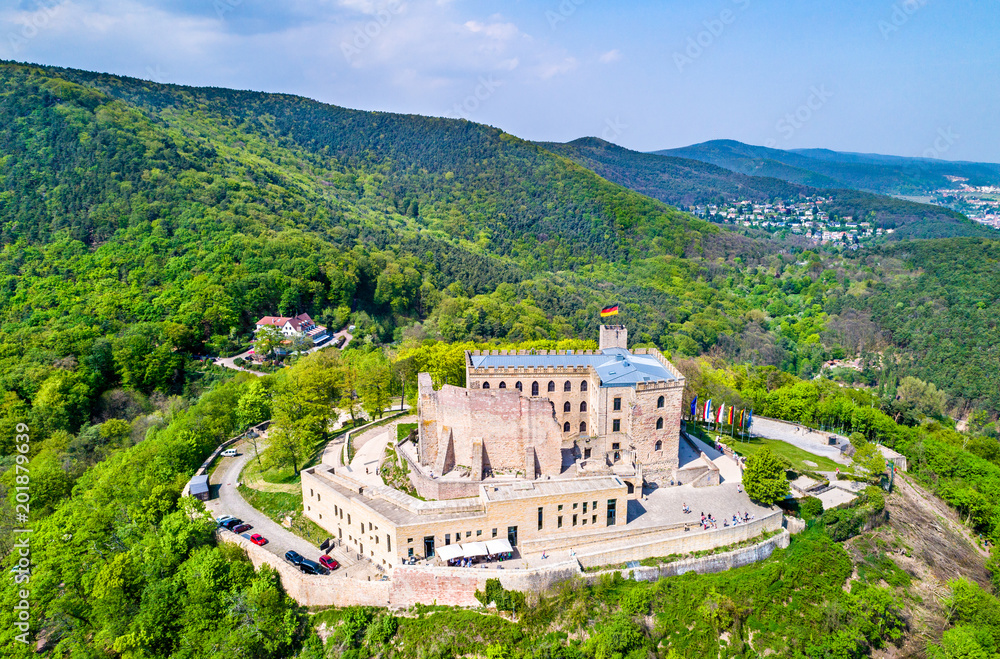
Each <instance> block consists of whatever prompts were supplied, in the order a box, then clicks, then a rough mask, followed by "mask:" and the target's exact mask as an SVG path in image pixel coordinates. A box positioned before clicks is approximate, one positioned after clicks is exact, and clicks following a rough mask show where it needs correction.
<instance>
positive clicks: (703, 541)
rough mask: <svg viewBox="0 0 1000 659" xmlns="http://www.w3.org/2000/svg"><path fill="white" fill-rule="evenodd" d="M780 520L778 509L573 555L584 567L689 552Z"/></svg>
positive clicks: (728, 542) (748, 535) (747, 534)
mask: <svg viewBox="0 0 1000 659" xmlns="http://www.w3.org/2000/svg"><path fill="white" fill-rule="evenodd" d="M781 520H782V515H781V512H780V511H778V512H773V513H771V514H770V515H768V516H766V517H762V518H760V519H755V520H753V521H752V522H748V523H746V524H737V525H736V526H728V527H722V528H719V529H714V530H711V531H698V532H689V533H682V534H680V535H671V536H668V537H665V538H662V539H656V540H650V541H646V542H641V543H636V544H631V545H626V546H621V547H616V548H608V549H602V550H599V551H593V552H587V553H583V554H577V557H576V558H577V560H578V561H580V564H581V565H583V567H585V568H588V567H599V566H601V565H613V564H615V563H625V562H627V561H638V560H642V559H644V558H655V557H657V556H670V555H671V554H689V553H691V552H696V551H704V550H706V549H712V548H714V547H724V546H726V545H731V544H735V543H737V542H743V541H744V540H749V539H751V538H753V537H755V536H758V535H760V534H761V533H763V532H764V531H777V530H778V529H780V528H781Z"/></svg>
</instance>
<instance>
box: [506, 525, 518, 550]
mask: <svg viewBox="0 0 1000 659" xmlns="http://www.w3.org/2000/svg"><path fill="white" fill-rule="evenodd" d="M507 542H509V543H510V546H511V547H516V546H517V527H516V526H508V527H507Z"/></svg>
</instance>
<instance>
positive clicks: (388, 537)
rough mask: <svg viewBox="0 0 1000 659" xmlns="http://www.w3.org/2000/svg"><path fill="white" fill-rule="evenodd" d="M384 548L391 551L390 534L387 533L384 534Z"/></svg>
mask: <svg viewBox="0 0 1000 659" xmlns="http://www.w3.org/2000/svg"><path fill="white" fill-rule="evenodd" d="M385 550H386V551H392V536H390V535H389V534H388V533H386V534H385Z"/></svg>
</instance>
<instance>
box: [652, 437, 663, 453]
mask: <svg viewBox="0 0 1000 659" xmlns="http://www.w3.org/2000/svg"><path fill="white" fill-rule="evenodd" d="M653 450H654V451H662V450H663V442H661V441H660V440H656V443H655V444H653Z"/></svg>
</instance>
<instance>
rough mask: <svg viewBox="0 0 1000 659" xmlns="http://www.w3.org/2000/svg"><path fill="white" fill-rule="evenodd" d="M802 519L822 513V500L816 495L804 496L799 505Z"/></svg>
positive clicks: (808, 518)
mask: <svg viewBox="0 0 1000 659" xmlns="http://www.w3.org/2000/svg"><path fill="white" fill-rule="evenodd" d="M799 511H800V512H801V513H802V519H805V520H810V519H815V518H817V517H819V516H820V515H822V514H823V502H822V501H820V500H819V499H817V498H816V497H806V498H805V499H804V500H803V501H802V503H801V504H800V505H799Z"/></svg>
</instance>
